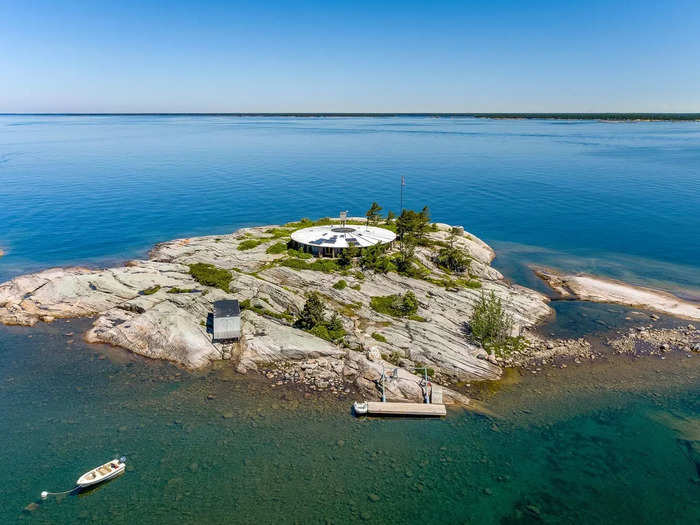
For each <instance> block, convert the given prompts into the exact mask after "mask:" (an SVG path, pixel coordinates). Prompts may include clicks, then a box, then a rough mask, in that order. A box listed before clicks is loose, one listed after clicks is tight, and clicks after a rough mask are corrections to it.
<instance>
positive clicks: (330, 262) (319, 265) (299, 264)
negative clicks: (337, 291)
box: [280, 259, 338, 273]
mask: <svg viewBox="0 0 700 525" xmlns="http://www.w3.org/2000/svg"><path fill="white" fill-rule="evenodd" d="M280 264H281V265H282V266H287V267H289V268H294V269H295V270H314V271H317V272H323V273H333V272H335V271H337V270H338V265H337V264H336V262H335V260H334V259H317V260H315V261H314V262H312V263H307V262H306V261H303V260H301V259H284V260H283V261H281V262H280Z"/></svg>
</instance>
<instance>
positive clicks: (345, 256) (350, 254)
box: [338, 246, 357, 268]
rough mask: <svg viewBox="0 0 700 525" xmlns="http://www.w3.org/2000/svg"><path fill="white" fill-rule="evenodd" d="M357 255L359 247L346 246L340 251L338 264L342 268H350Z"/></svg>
mask: <svg viewBox="0 0 700 525" xmlns="http://www.w3.org/2000/svg"><path fill="white" fill-rule="evenodd" d="M355 257H357V248H355V247H354V246H350V247H348V248H344V249H343V251H342V252H340V257H338V266H340V267H341V268H350V267H351V266H352V263H353V261H354V260H355Z"/></svg>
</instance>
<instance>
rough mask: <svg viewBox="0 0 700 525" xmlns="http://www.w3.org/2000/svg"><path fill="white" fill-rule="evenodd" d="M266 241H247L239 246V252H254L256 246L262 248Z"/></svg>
mask: <svg viewBox="0 0 700 525" xmlns="http://www.w3.org/2000/svg"><path fill="white" fill-rule="evenodd" d="M265 240H266V239H246V240H245V241H243V242H242V243H240V244H239V245H238V250H239V251H241V252H242V251H245V250H252V249H253V248H255V247H256V246H260V245H261V244H262V243H264V242H265Z"/></svg>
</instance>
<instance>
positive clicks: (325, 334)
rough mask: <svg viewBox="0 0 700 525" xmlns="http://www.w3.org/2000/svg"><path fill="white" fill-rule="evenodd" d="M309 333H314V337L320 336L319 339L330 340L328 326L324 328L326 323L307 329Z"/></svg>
mask: <svg viewBox="0 0 700 525" xmlns="http://www.w3.org/2000/svg"><path fill="white" fill-rule="evenodd" d="M309 333H310V334H313V335H315V336H316V337H320V338H321V339H325V340H326V341H330V340H331V334H330V332H329V331H328V328H326V325H323V324H317V325H316V326H314V327H313V328H311V329H310V330H309Z"/></svg>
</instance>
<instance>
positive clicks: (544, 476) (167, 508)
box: [0, 321, 700, 523]
mask: <svg viewBox="0 0 700 525" xmlns="http://www.w3.org/2000/svg"><path fill="white" fill-rule="evenodd" d="M86 324H87V323H86V322H85V321H73V322H71V323H65V322H58V323H56V324H53V325H50V326H46V325H41V326H39V327H37V328H35V329H32V330H28V329H24V328H12V327H0V413H2V414H3V417H2V418H0V432H1V433H2V436H3V449H4V454H3V459H2V469H1V470H0V482H1V483H2V486H3V497H2V503H3V504H2V506H0V522H2V523H13V522H15V521H23V522H29V523H69V522H70V523H74V522H78V523H83V522H85V523H329V522H331V523H351V522H362V521H368V522H376V523H408V522H422V523H542V522H543V523H630V522H637V523H698V520H700V505H698V501H699V499H698V497H699V495H700V471H699V469H700V382H699V381H698V379H699V378H700V358H697V357H695V358H691V359H688V358H686V357H685V355H682V354H681V355H672V356H670V357H668V358H667V359H666V360H664V361H662V360H659V359H654V360H651V359H646V360H637V361H635V362H633V361H632V360H628V359H624V360H620V361H619V362H615V363H612V364H611V363H598V364H596V365H592V366H587V367H580V368H576V369H574V367H571V368H569V369H566V370H552V371H550V372H545V374H546V375H547V377H537V376H527V377H524V378H519V376H518V374H517V373H515V374H511V375H510V376H509V377H508V378H507V380H506V381H504V384H502V385H500V387H498V388H496V389H494V391H493V392H492V393H490V394H488V395H487V397H486V399H485V400H486V402H487V404H488V406H489V408H490V409H491V410H492V411H493V412H494V413H495V414H497V415H496V416H493V417H485V416H480V415H476V414H472V413H469V412H463V411H461V410H458V411H451V412H450V414H449V416H448V417H447V418H446V419H445V420H441V421H425V420H422V421H421V420H370V419H356V418H353V417H352V416H351V415H350V414H349V405H350V400H349V399H348V400H344V401H332V400H304V399H303V398H301V399H300V398H299V397H298V396H297V395H296V394H294V393H283V392H281V391H280V392H278V391H275V390H274V389H270V388H269V387H267V386H265V385H264V384H262V383H261V382H260V381H259V380H256V379H255V378H248V379H244V378H241V377H240V376H237V375H235V374H232V373H231V371H230V369H228V368H224V369H220V370H210V371H206V372H203V373H201V374H198V375H190V374H187V373H184V372H182V371H180V370H178V369H177V368H175V367H173V366H170V365H167V364H164V363H158V362H152V361H147V360H144V359H140V358H138V357H136V356H134V355H131V354H128V353H126V352H124V351H121V350H118V349H114V348H109V347H104V346H99V345H85V344H84V343H81V342H80V341H79V340H75V341H74V342H72V343H69V341H71V340H73V339H74V336H71V335H64V334H66V333H70V332H72V331H76V332H79V330H80V329H81V328H84V327H85V326H86ZM30 335H31V337H29V336H30ZM208 394H214V395H215V396H216V398H215V399H213V400H207V395H208ZM121 454H125V455H126V456H127V457H128V465H129V467H128V471H127V472H126V473H125V475H124V476H122V477H120V478H118V479H116V480H114V481H111V482H109V483H108V484H106V485H104V486H102V487H100V488H98V489H97V490H94V491H92V492H89V493H85V494H81V495H79V496H69V497H65V498H63V499H56V498H52V499H50V500H48V501H46V502H43V503H41V504H40V505H39V507H38V508H36V509H35V510H33V511H32V512H24V513H23V512H22V509H23V508H24V507H26V506H27V505H28V504H30V503H31V502H33V501H34V502H36V501H38V495H39V493H40V492H41V491H42V490H52V491H58V490H65V489H68V488H70V487H71V486H72V484H73V482H74V481H75V479H76V478H77V477H78V476H79V475H80V474H81V473H82V472H84V471H85V470H87V469H88V468H90V467H92V466H93V465H97V464H100V463H102V462H103V461H105V460H106V459H109V458H111V457H114V456H117V455H121Z"/></svg>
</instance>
